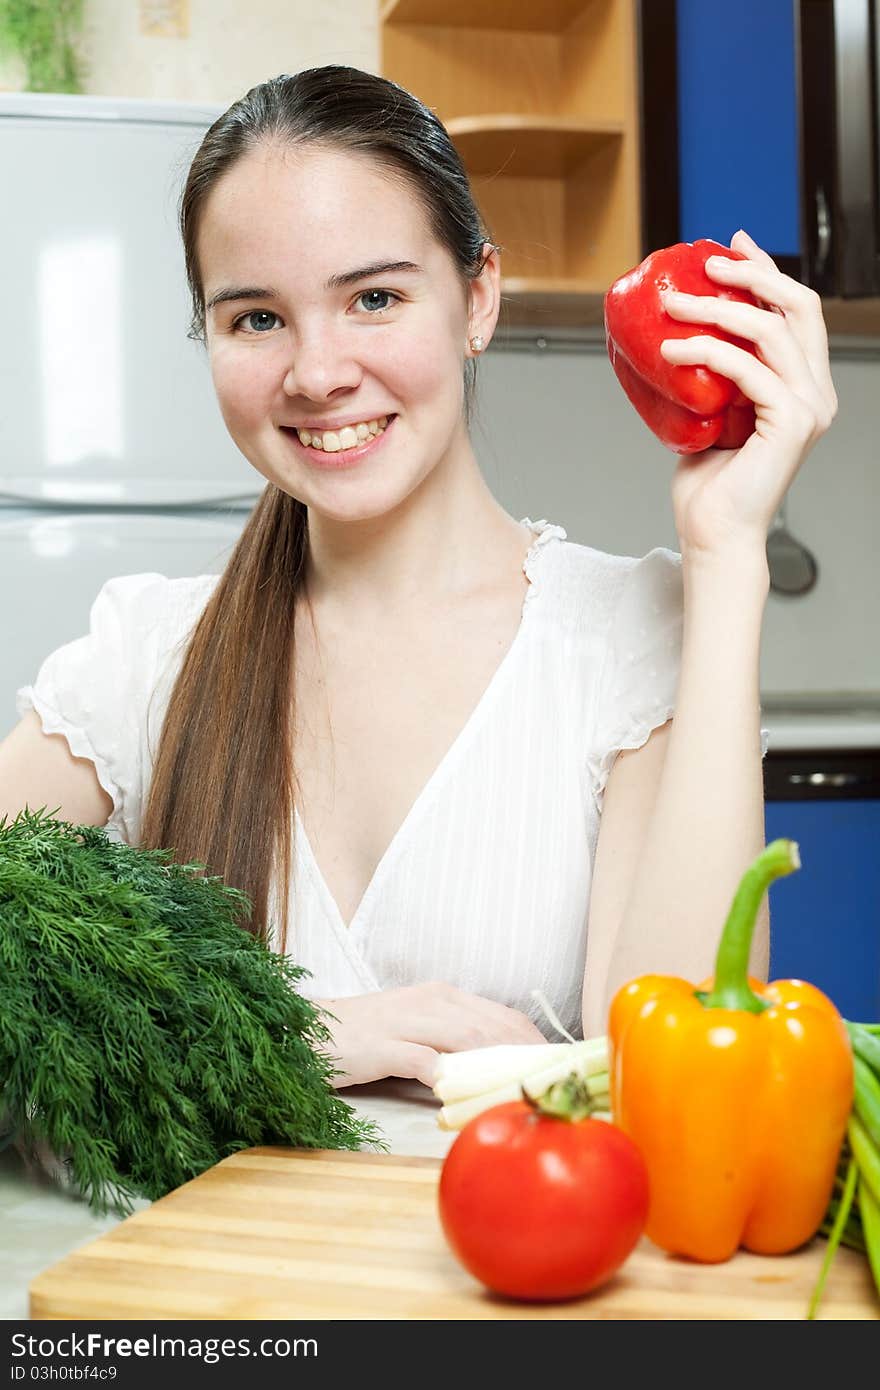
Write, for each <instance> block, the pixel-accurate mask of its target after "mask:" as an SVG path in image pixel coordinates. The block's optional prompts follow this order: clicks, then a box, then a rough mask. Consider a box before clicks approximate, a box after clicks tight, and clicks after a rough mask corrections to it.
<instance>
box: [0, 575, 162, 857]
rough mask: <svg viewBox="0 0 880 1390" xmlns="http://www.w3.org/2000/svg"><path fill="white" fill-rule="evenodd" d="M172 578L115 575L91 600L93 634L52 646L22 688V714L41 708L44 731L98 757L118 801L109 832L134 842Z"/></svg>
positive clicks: (80, 754)
mask: <svg viewBox="0 0 880 1390" xmlns="http://www.w3.org/2000/svg"><path fill="white" fill-rule="evenodd" d="M168 583H169V581H168V580H167V579H166V578H165V577H164V576H163V575H160V574H129V575H122V576H121V577H118V578H114V579H109V580H108V581H107V582H106V583H105V584H104V585H103V587H102V588H101V589H100V590H99V592H98V595H97V597H96V598H95V600H94V602H93V603H92V606H91V610H90V612H89V631H88V633H87V634H86V635H85V636H83V637H78V638H76V639H75V640H74V641H72V642H67V643H65V645H64V646H61V647H58V648H57V649H56V650H55V651H53V652H51V653H50V654H49V656H47V657H46V659H45V660H44V661H43V663H42V665H41V666H40V669H39V672H38V673H37V677H36V680H35V681H34V683H33V685H25V686H22V687H21V688H20V689H19V690H18V691H17V692H16V708H17V710H18V713H19V714H20V715H23V714H24V713H25V711H26V710H28V709H34V710H36V712H37V714H38V715H39V716H40V720H41V721H42V725H43V730H44V732H45V733H47V734H63V735H64V737H65V738H66V740H67V742H68V744H69V746H70V751H71V753H73V755H74V757H77V758H88V759H89V761H90V762H92V763H94V765H95V769H96V771H97V775H98V781H99V782H100V784H101V786H102V787H103V788H104V790H105V791H106V792H107V794H108V796H110V797H111V798H112V801H113V811H112V814H111V816H110V819H109V820H108V822H107V826H106V828H107V832H108V835H109V836H110V837H111V838H113V839H119V840H124V841H126V842H127V843H129V844H136V843H137V842H138V839H139V834H140V821H141V811H142V803H143V792H144V785H143V784H144V771H145V769H144V758H145V721H146V713H147V704H148V702H149V699H150V695H151V693H152V685H153V680H154V675H155V655H156V651H157V643H156V632H157V627H158V622H157V618H158V613H157V606H156V602H155V598H156V594H157V588H158V593H159V594H161V593H162V591H163V587H167V585H168ZM151 600H152V601H151ZM49 809H52V808H49Z"/></svg>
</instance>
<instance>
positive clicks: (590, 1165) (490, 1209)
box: [439, 1100, 648, 1300]
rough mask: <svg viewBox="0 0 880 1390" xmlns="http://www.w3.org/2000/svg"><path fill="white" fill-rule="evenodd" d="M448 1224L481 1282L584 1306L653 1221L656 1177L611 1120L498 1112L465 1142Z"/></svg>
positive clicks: (514, 1109)
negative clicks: (581, 1297) (584, 1298)
mask: <svg viewBox="0 0 880 1390" xmlns="http://www.w3.org/2000/svg"><path fill="white" fill-rule="evenodd" d="M439 1205H440V1221H441V1224H442V1226H443V1231H444V1234H445V1236H446V1239H447V1240H448V1242H449V1244H450V1246H451V1247H452V1250H453V1252H454V1253H455V1255H456V1256H457V1257H458V1259H459V1260H460V1261H461V1263H462V1264H463V1265H464V1267H465V1269H467V1270H468V1271H469V1272H470V1273H471V1274H472V1275H473V1276H474V1278H476V1279H479V1280H480V1281H481V1283H483V1284H485V1285H486V1286H487V1287H488V1288H490V1289H493V1290H494V1291H495V1292H496V1293H502V1294H507V1295H508V1296H510V1297H512V1298H524V1299H539V1300H545V1299H559V1298H574V1297H576V1296H577V1295H578V1294H584V1293H587V1292H588V1290H590V1289H595V1288H597V1287H598V1285H600V1284H604V1283H605V1282H606V1281H607V1280H608V1279H610V1278H611V1276H612V1274H614V1272H615V1270H617V1269H619V1268H620V1266H621V1265H622V1264H623V1262H624V1260H625V1259H626V1258H627V1256H628V1255H629V1254H630V1253H631V1251H632V1250H633V1248H634V1246H635V1245H636V1244H637V1242H638V1240H639V1237H640V1236H641V1235H642V1232H643V1231H644V1228H645V1222H646V1221H647V1218H648V1170H647V1168H646V1166H645V1161H644V1159H643V1158H642V1155H641V1153H640V1151H639V1150H638V1148H637V1147H636V1145H635V1144H634V1142H633V1141H632V1140H631V1139H630V1138H629V1136H628V1135H627V1134H624V1132H623V1130H621V1129H618V1128H617V1126H616V1125H613V1124H611V1123H610V1122H609V1121H607V1120H595V1119H586V1120H576V1121H571V1120H563V1119H557V1118H556V1117H555V1116H549V1115H541V1114H538V1113H537V1111H536V1110H535V1109H534V1108H533V1107H532V1106H531V1105H529V1104H528V1103H527V1102H526V1101H522V1100H512V1101H509V1102H508V1103H507V1104H505V1105H495V1106H492V1107H491V1108H490V1109H489V1110H484V1111H483V1112H482V1114H480V1115H476V1116H475V1117H474V1119H472V1120H470V1121H469V1122H468V1123H467V1124H466V1125H465V1127H464V1129H462V1130H461V1132H460V1133H459V1134H458V1135H457V1136H456V1138H455V1140H454V1141H453V1144H452V1147H451V1148H450V1149H449V1152H448V1153H447V1155H446V1158H445V1160H444V1163H443V1168H442V1170H441V1173H440V1189H439Z"/></svg>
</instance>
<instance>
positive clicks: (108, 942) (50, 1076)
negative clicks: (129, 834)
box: [0, 807, 387, 1214]
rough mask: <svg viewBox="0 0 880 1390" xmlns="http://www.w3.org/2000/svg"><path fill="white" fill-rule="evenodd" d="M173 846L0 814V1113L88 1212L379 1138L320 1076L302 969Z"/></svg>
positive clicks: (41, 817)
mask: <svg viewBox="0 0 880 1390" xmlns="http://www.w3.org/2000/svg"><path fill="white" fill-rule="evenodd" d="M172 854H173V851H171V850H164V849H157V850H141V849H137V848H134V847H132V846H130V845H126V844H122V843H120V842H117V841H113V840H110V839H109V838H108V836H107V833H106V831H105V830H104V829H101V828H98V827H96V826H87V825H79V826H77V825H72V824H71V823H70V822H67V821H61V820H54V819H52V818H51V814H48V813H46V810H45V807H44V808H42V810H40V811H35V812H32V811H30V810H29V809H28V808H26V809H25V810H24V811H23V812H21V813H20V814H19V815H18V816H17V817H16V819H15V820H14V821H12V822H11V823H7V818H6V817H3V819H2V820H0V1113H4V1112H5V1116H4V1120H5V1124H4V1127H5V1128H6V1129H7V1130H9V1131H10V1133H11V1136H12V1137H14V1139H15V1142H16V1143H17V1144H18V1145H19V1147H21V1148H23V1150H24V1151H25V1152H26V1153H34V1152H36V1150H37V1147H38V1146H43V1147H46V1146H48V1148H49V1149H51V1150H52V1151H53V1152H54V1153H55V1154H56V1155H58V1156H59V1157H61V1158H62V1159H63V1161H64V1163H65V1165H66V1168H67V1172H68V1175H69V1178H70V1179H71V1181H72V1182H73V1183H74V1184H75V1186H76V1187H78V1188H79V1190H80V1192H81V1193H82V1195H83V1196H84V1197H85V1198H86V1200H87V1201H88V1202H89V1204H90V1206H91V1207H92V1208H93V1209H94V1210H96V1211H98V1212H105V1211H107V1210H114V1211H116V1212H117V1213H120V1214H122V1213H125V1212H127V1211H130V1210H131V1203H132V1199H133V1198H136V1197H137V1198H148V1199H150V1200H155V1199H156V1198H158V1197H161V1196H163V1195H164V1194H165V1193H166V1192H169V1191H170V1190H171V1189H172V1188H175V1187H178V1186H180V1184H181V1183H183V1182H187V1181H189V1180H190V1179H191V1178H193V1177H196V1176H197V1175H198V1174H199V1173H201V1172H203V1171H204V1170H205V1169H206V1168H209V1167H211V1166H212V1165H213V1164H215V1163H218V1162H219V1161H220V1160H221V1159H222V1158H225V1157H227V1156H228V1155H229V1154H231V1153H234V1152H236V1150H239V1149H243V1148H249V1147H251V1146H253V1145H260V1144H283V1145H292V1146H294V1147H298V1148H325V1149H358V1148H361V1147H362V1146H363V1145H365V1144H369V1145H370V1146H372V1147H376V1148H385V1147H387V1146H386V1145H385V1144H384V1142H383V1140H382V1138H381V1136H380V1135H379V1134H378V1132H377V1131H376V1129H375V1127H374V1125H373V1124H372V1123H371V1122H370V1121H366V1120H359V1119H357V1118H356V1117H355V1115H354V1112H353V1110H352V1109H351V1107H350V1106H349V1105H348V1104H346V1103H345V1101H343V1100H342V1098H341V1097H340V1096H339V1094H338V1093H337V1092H336V1091H335V1090H334V1089H333V1087H332V1084H331V1080H330V1079H331V1077H332V1076H334V1075H335V1074H336V1072H335V1069H334V1067H333V1063H332V1060H331V1058H330V1057H328V1056H327V1055H326V1052H325V1051H324V1050H323V1049H324V1047H325V1045H326V1044H327V1043H328V1042H329V1041H330V1033H329V1031H328V1029H327V1027H326V1026H325V1024H324V1023H323V1022H322V1019H321V1016H320V1014H319V1012H318V1011H317V1009H316V1007H315V1006H314V1005H313V1004H312V1003H311V1002H310V1001H309V1000H308V999H306V998H305V997H303V996H302V995H301V994H300V993H299V992H298V989H297V985H298V983H299V981H300V980H301V979H302V978H303V977H304V976H307V974H308V972H307V971H305V970H303V969H302V968H301V967H299V966H297V965H296V964H294V962H293V961H292V960H290V959H289V958H288V957H286V956H282V955H278V954H276V953H274V952H272V951H271V950H270V949H269V948H268V947H267V946H266V945H264V944H263V943H262V942H260V941H258V940H257V939H256V938H255V937H253V936H252V935H251V934H250V933H249V932H248V931H247V930H245V928H244V927H243V925H241V923H242V921H246V920H247V919H248V918H249V916H250V913H251V904H250V901H249V899H248V898H247V896H246V895H245V894H244V893H242V892H239V890H237V889H235V888H232V887H229V886H228V885H226V884H224V883H223V881H222V879H221V878H220V877H212V876H211V875H208V874H206V873H205V872H204V869H205V866H204V865H202V864H185V865H179V864H176V863H174V862H173V858H172Z"/></svg>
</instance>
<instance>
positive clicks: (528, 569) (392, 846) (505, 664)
mask: <svg viewBox="0 0 880 1390" xmlns="http://www.w3.org/2000/svg"><path fill="white" fill-rule="evenodd" d="M520 525H522V526H527V527H529V529H530V530H531V531H532V533H533V535H534V539H533V541H532V543H531V545H530V546H529V549H528V551H527V553H526V556H525V559H524V560H523V563H522V571H523V574H524V575H525V576H526V579H527V581H528V583H527V587H526V592H525V594H524V595H523V602H522V609H521V612H520V620H519V623H518V625H517V629H516V632H515V633H514V635H513V638H512V640H511V642H510V645H509V646H508V648H507V650H506V652H505V653H504V655H503V657H502V658H501V660H500V661H499V663H498V665H497V666H496V667H495V670H494V671H493V673H492V675H491V676H490V678H489V681H488V683H487V685H486V686H485V688H484V689H483V692H482V694H481V695H480V697H479V699H478V700H477V702H476V704H475V705H474V707H473V709H472V710H471V712H470V714H469V715H468V717H467V719H466V720H465V722H464V724H463V725H462V726H461V728H460V729H459V731H458V733H457V734H456V736H455V738H454V739H453V740H452V743H451V744H450V745H449V747H448V748H447V749H446V752H445V753H444V754H443V756H442V758H441V759H440V761H439V763H438V764H437V766H436V767H435V768H434V770H433V772H432V773H431V774H430V776H429V777H428V779H427V781H426V782H424V783H423V785H422V787H421V790H420V791H419V792H418V794H417V796H416V798H415V800H414V801H413V802H412V804H411V805H410V807H409V810H408V811H407V813H406V815H405V816H404V818H403V820H402V821H401V823H400V825H399V826H398V827H397V830H396V831H395V832H394V834H393V835H392V837H391V840H390V841H389V843H388V844H387V845H386V847H385V850H384V851H383V853H382V856H381V858H380V859H379V861H378V863H377V864H376V867H375V869H374V870H373V872H372V875H371V876H370V879H369V882H368V883H367V886H366V888H365V889H364V891H363V893H362V894H361V898H360V901H359V902H358V905H357V907H356V908H355V910H354V913H353V915H352V918H351V920H350V921H349V922H348V923H346V921H345V918H344V917H343V915H342V913H341V912H340V910H339V905H338V903H337V902H336V899H335V898H334V896H333V894H332V893H331V891H330V888H329V886H328V884H327V880H326V879H325V877H324V874H323V871H322V869H321V866H320V865H319V863H318V859H317V855H316V854H315V852H314V850H313V849H312V846H311V842H310V840H309V837H308V835H307V833H306V828H305V825H304V824H303V820H302V817H301V816H300V813H299V807H298V806H296V805H295V806H294V822H295V839H296V840H297V841H298V842H299V845H300V847H301V852H302V855H303V858H304V859H305V861H306V864H307V866H308V869H309V871H310V874H311V877H312V880H313V882H314V885H315V887H316V889H317V891H318V894H319V896H320V897H321V899H322V902H323V905H324V909H325V911H326V913H327V914H328V916H329V917H330V919H331V920H332V922H333V924H334V927H335V928H336V929H337V931H338V932H341V933H342V937H343V939H347V940H351V939H352V937H354V936H356V935H358V934H359V931H360V929H361V928H362V927H363V924H364V922H365V921H366V920H367V914H368V909H369V907H370V904H371V902H372V900H373V899H374V898H375V896H376V894H377V892H378V891H379V888H380V887H381V884H382V882H383V880H384V879H385V878H386V877H387V875H388V873H389V872H390V870H391V866H392V864H393V863H394V862H395V861H396V860H397V859H398V858H399V857H400V854H401V853H402V852H403V849H404V848H405V842H406V841H407V839H408V837H409V832H410V830H411V828H412V825H413V823H414V822H416V821H417V820H418V818H419V816H420V815H421V814H423V813H424V808H425V807H426V805H427V804H428V803H429V802H430V801H431V800H433V798H434V797H435V796H436V795H437V793H438V791H439V789H440V787H441V786H442V784H443V782H445V781H446V779H447V777H448V776H449V771H450V768H451V767H452V765H453V764H454V763H455V762H456V761H457V759H458V757H459V756H460V755H461V749H462V747H463V746H464V745H465V744H467V742H468V741H469V740H470V739H471V738H473V736H474V730H475V729H476V728H477V727H478V726H479V725H480V724H482V722H483V720H484V719H485V717H486V711H487V709H488V708H489V706H490V705H491V703H492V701H493V700H494V699H495V698H496V693H497V691H498V689H499V687H500V686H501V685H502V683H503V681H504V678H505V675H506V673H507V671H509V670H510V668H511V666H512V665H513V661H514V658H515V656H516V654H517V652H518V650H519V648H520V646H521V645H522V640H523V634H524V632H525V631H526V628H527V624H528V619H529V614H530V613H531V611H532V610H533V600H534V598H535V597H536V594H537V584H536V581H535V573H534V571H535V562H536V558H537V556H538V554H539V552H540V550H541V549H542V548H543V546H544V545H545V543H546V542H547V541H549V540H551V539H552V538H553V537H556V538H558V539H560V540H565V539H566V533H565V531H564V530H563V528H562V527H561V526H555V525H553V524H551V523H550V522H547V521H531V520H530V519H529V518H528V517H524V518H523V520H522V521H521V522H520Z"/></svg>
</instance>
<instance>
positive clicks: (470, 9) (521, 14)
mask: <svg viewBox="0 0 880 1390" xmlns="http://www.w3.org/2000/svg"><path fill="white" fill-rule="evenodd" d="M583 9H584V0H385V4H383V5H382V8H381V11H380V14H379V21H380V23H381V24H438V25H443V26H444V27H445V28H456V29H459V28H461V29H520V30H522V31H524V32H526V33H541V32H550V33H556V34H559V33H562V32H563V31H564V30H565V29H567V28H568V26H569V24H571V22H572V20H574V19H576V18H577V16H578V15H579V14H580V12H581V11H582V10H583Z"/></svg>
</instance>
